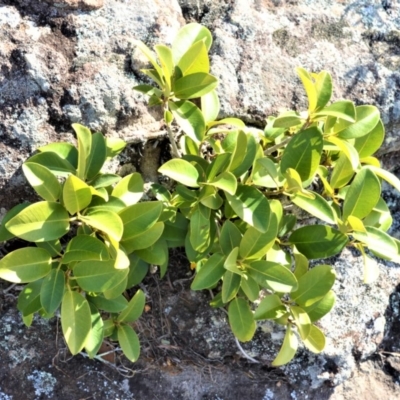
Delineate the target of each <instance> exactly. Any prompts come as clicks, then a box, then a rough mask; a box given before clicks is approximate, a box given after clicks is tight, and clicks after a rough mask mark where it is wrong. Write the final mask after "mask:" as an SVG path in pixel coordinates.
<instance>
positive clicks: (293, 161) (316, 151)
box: [281, 127, 323, 182]
mask: <svg viewBox="0 0 400 400" xmlns="http://www.w3.org/2000/svg"><path fill="white" fill-rule="evenodd" d="M322 148H323V140H322V133H321V131H320V130H319V129H318V128H316V127H311V128H308V129H306V130H304V131H301V132H299V133H297V134H296V135H295V136H293V138H292V139H291V140H290V142H289V143H288V145H287V146H286V148H285V150H284V152H283V155H282V160H281V171H282V173H285V172H286V170H287V169H288V168H292V169H294V170H296V171H297V172H298V174H299V175H300V178H301V180H302V181H303V182H304V181H306V180H308V179H310V178H311V177H312V176H313V175H314V174H315V172H316V170H317V168H318V166H319V163H320V160H321V154H322Z"/></svg>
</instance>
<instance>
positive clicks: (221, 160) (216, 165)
mask: <svg viewBox="0 0 400 400" xmlns="http://www.w3.org/2000/svg"><path fill="white" fill-rule="evenodd" d="M230 160H231V154H230V153H222V154H218V155H217V156H216V157H215V158H214V159H213V161H212V162H211V164H209V166H208V168H207V170H206V175H207V181H212V180H213V179H215V177H216V176H217V175H218V174H220V173H222V172H224V171H226V170H227V169H228V166H229V164H230Z"/></svg>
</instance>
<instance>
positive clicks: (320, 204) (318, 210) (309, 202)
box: [291, 192, 336, 224]
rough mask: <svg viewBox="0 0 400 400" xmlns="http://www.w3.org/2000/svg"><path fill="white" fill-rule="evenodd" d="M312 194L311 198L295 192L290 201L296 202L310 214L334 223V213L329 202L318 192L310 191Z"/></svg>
mask: <svg viewBox="0 0 400 400" xmlns="http://www.w3.org/2000/svg"><path fill="white" fill-rule="evenodd" d="M312 194H313V195H314V198H313V199H311V198H309V197H307V196H304V195H303V194H301V193H297V194H296V195H295V196H293V197H291V201H292V202H293V203H294V204H296V206H297V207H300V208H302V209H303V210H305V211H307V212H308V213H310V214H311V215H312V216H314V217H317V218H319V219H320V220H322V221H324V222H327V223H328V224H335V223H336V220H335V213H334V212H333V209H332V207H331V206H330V205H329V203H328V202H327V201H326V200H325V199H324V198H323V197H322V196H320V195H319V194H318V193H315V192H312Z"/></svg>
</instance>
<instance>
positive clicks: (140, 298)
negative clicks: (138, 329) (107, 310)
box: [117, 289, 146, 322]
mask: <svg viewBox="0 0 400 400" xmlns="http://www.w3.org/2000/svg"><path fill="white" fill-rule="evenodd" d="M145 302H146V296H145V294H144V293H143V291H142V290H140V289H139V290H138V291H137V292H136V293H135V295H134V296H133V297H132V298H131V300H130V301H129V303H128V305H127V306H126V308H125V309H124V310H123V311H122V312H121V314H119V316H118V319H117V320H118V322H134V321H136V320H137V319H138V318H139V317H140V316H141V315H142V313H143V310H144V305H145Z"/></svg>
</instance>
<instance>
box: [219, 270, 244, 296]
mask: <svg viewBox="0 0 400 400" xmlns="http://www.w3.org/2000/svg"><path fill="white" fill-rule="evenodd" d="M241 280H242V277H241V276H240V275H238V274H235V273H234V272H231V271H226V272H225V274H224V279H223V281H222V301H223V302H224V303H228V302H229V301H231V300H232V299H233V298H234V297H235V296H236V294H237V292H238V291H239V288H240V283H241Z"/></svg>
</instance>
